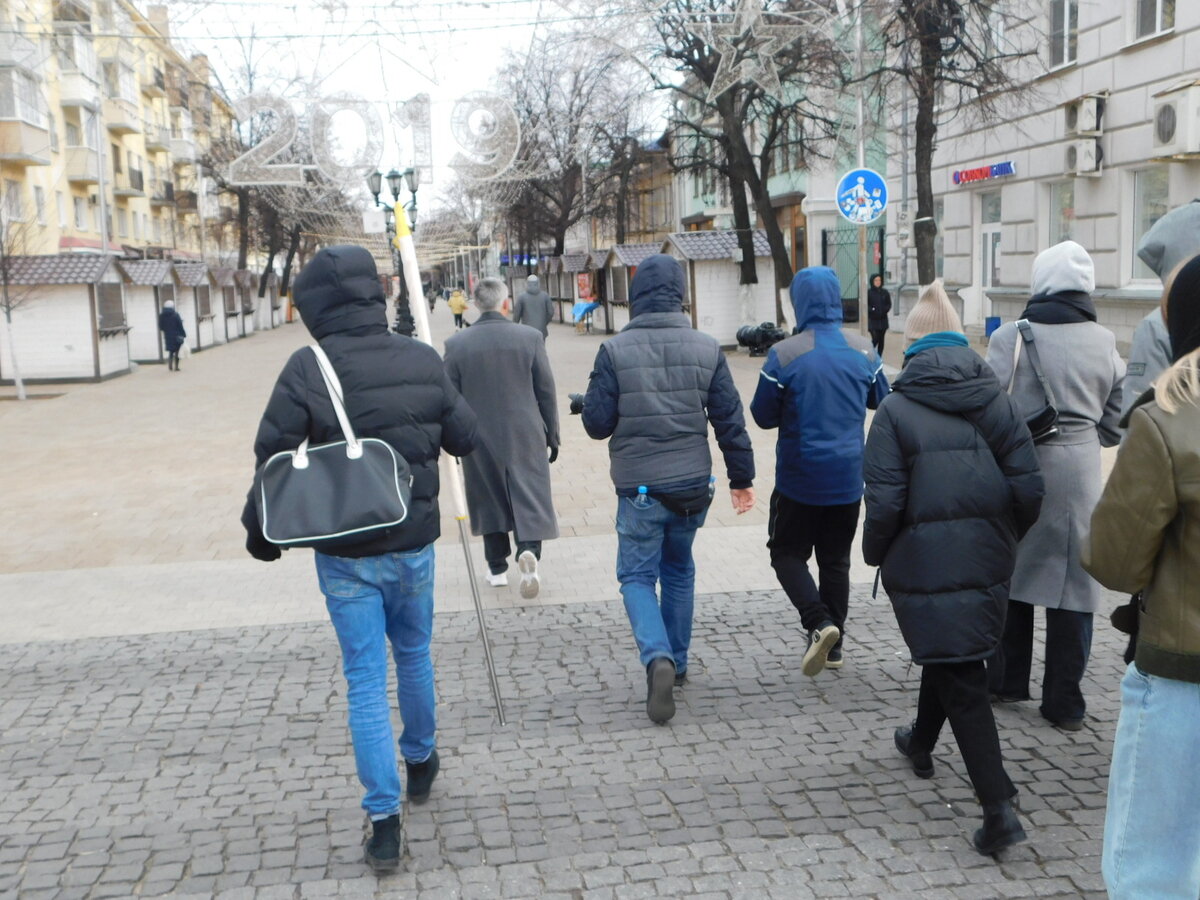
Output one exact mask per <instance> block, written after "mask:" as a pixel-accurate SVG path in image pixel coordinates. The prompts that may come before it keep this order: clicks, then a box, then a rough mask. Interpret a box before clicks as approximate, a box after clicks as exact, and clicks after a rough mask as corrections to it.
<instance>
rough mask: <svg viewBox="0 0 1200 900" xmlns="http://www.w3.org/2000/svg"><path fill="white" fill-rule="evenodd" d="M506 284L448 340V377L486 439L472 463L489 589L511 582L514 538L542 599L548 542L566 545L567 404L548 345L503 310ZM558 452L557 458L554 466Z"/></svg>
mask: <svg viewBox="0 0 1200 900" xmlns="http://www.w3.org/2000/svg"><path fill="white" fill-rule="evenodd" d="M507 302H508V289H507V288H506V287H505V285H504V282H503V281H501V280H500V279H498V278H484V279H482V280H481V281H480V282H479V284H478V285H477V286H476V288H475V305H476V306H477V307H479V312H480V316H479V318H478V319H476V320H475V322H474V323H472V326H471V328H468V329H466V330H465V331H460V332H458V333H457V334H454V335H452V336H451V337H450V338H448V339H447V341H446V374H447V375H449V376H450V383H451V384H453V385H454V387H455V388H457V389H458V390H459V391H460V392H461V393H462V395H463V398H464V399H465V400H466V401H467V403H469V404H470V405H471V408H472V409H474V410H475V415H476V416H477V417H478V420H479V441H478V443H477V445H476V447H475V452H474V453H472V454H471V455H470V456H468V457H466V458H465V459H463V474H464V475H465V476H466V479H465V480H466V487H467V507H468V509H469V510H470V513H471V531H472V532H473V533H474V534H480V535H483V553H484V557H485V558H486V559H487V563H488V569H489V572H488V582H489V583H490V584H491V585H492V586H493V587H502V586H504V585H507V584H508V574H507V573H508V557H509V554H511V553H512V547H511V545H510V544H509V538H508V535H509V532H511V533H512V536H513V540H514V541H515V542H516V545H517V568H518V569H519V570H520V572H521V596H522V597H524V598H525V599H527V600H529V599H532V598H534V597H536V596H537V595H538V590H539V589H540V586H541V578H540V575H539V574H538V560H540V559H541V558H542V541H548V540H552V539H554V538H556V537H558V518H557V517H556V516H555V514H554V503H553V502H552V500H551V496H550V463H552V462H554V461H555V460H556V459H558V445H559V435H558V406H557V404H556V403H555V399H554V375H553V374H552V373H551V371H550V360H549V358H548V357H547V356H546V342H545V340H544V339H543V338H542V337H541V335H540V334H538V333H537V332H536V331H535V330H534V329H532V328H530V327H529V326H527V325H516V324H514V323H512V322H510V321H509V320H508V319H507V318H505V316H504V313H503V311H502V307H503V305H504V304H506V303H507ZM547 448H549V459H547V455H546V454H547Z"/></svg>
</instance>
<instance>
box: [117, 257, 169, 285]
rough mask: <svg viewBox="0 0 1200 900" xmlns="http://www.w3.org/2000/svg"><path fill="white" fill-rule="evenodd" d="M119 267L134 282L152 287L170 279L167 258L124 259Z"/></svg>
mask: <svg viewBox="0 0 1200 900" xmlns="http://www.w3.org/2000/svg"><path fill="white" fill-rule="evenodd" d="M121 268H122V269H124V270H125V272H126V274H127V275H128V276H129V280H130V281H132V282H133V283H134V284H137V285H142V286H144V287H153V286H154V285H156V284H164V283H166V282H167V281H170V280H171V261H170V260H169V259H125V260H122V261H121Z"/></svg>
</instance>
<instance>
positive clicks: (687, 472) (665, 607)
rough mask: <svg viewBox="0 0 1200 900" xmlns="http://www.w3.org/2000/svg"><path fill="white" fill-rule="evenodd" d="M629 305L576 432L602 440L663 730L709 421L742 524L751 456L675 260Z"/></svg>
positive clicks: (716, 348)
mask: <svg viewBox="0 0 1200 900" xmlns="http://www.w3.org/2000/svg"><path fill="white" fill-rule="evenodd" d="M629 307H630V313H631V316H632V318H631V319H630V321H629V324H628V325H626V326H625V327H624V328H622V329H621V333H620V334H618V335H617V336H616V337H613V338H609V340H607V341H605V342H604V343H603V344H602V345H601V346H600V350H599V351H598V352H597V353H596V362H595V364H594V365H593V367H592V374H591V378H590V381H589V382H588V389H587V395H586V396H585V397H584V402H583V427H584V428H585V429H587V433H588V435H589V436H590V437H592V438H595V439H596V440H604V439H605V438H609V439H610V440H609V442H608V456H609V461H610V463H611V466H610V470H611V474H612V480H613V485H614V486H615V487H616V489H617V579H618V580H619V581H620V582H621V595H622V597H624V599H625V611H626V613H628V615H629V623H630V625H632V626H633V637H634V639H635V640H636V641H637V645H638V653H639V655H640V658H641V662H642V665H643V666H644V667H645V670H646V715H647V716H649V717H650V721H652V722H655V723H658V724H662V723H663V722H667V721H668V720H670V719H671V717H672V716H674V715H675V697H674V694H673V692H672V691H673V688H674V687H675V686H677V685H682V684H683V683H684V682H685V681H686V680H687V666H688V650H689V648H690V646H691V642H692V610H693V607H694V605H695V599H696V598H695V594H696V564H695V562H694V561H693V560H692V542H693V541H694V540H695V539H696V531H697V530H698V529H699V528H700V526H701V525H703V524H704V518H705V516H706V515H707V514H708V507H709V504H710V503H711V501H712V496H713V491H714V490H715V486H716V478H715V477H714V476H713V475H712V456H711V453H710V451H709V447H708V426H709V423H710V422H711V423H712V426H713V431H714V432H716V437H717V446H718V447H720V448H721V453H722V454H723V455H724V457H725V471H726V473H727V474H728V476H729V488H730V497H731V499H732V501H733V508H734V509H735V510H737V512H738V514H739V515H740V514H741V513H744V512H747V511H748V510H750V509H751V508H752V507H753V506H754V488H753V487H752V484H753V480H754V451H753V450H751V448H750V436H749V435H748V434H747V433H746V422H745V419H744V417H743V415H742V401H741V399H740V398H739V397H738V393H737V388H736V387H735V386H734V383H733V376H732V375H730V374H729V364H728V363H727V362H726V361H725V355H724V354H723V353H722V352H721V347H720V345H719V344H718V343H717V340H716V338H714V337H712V336H711V335H707V334H701V333H700V332H698V331H696V330H694V329H693V328H692V321H691V319H689V318H688V317H687V316H686V315H684V313H683V269H682V268H681V267H680V265H679V263H678V262H676V261H675V259H674V258H672V257H670V256H666V255H664V254H656V255H655V256H651V257H649V258H648V259H647V260H646V261H645V262H643V263H642V264H641V265H640V266H639V267H638V270H637V274H636V275H634V277H633V284H632V285H630V288H629ZM659 586H661V600H660V597H659V592H658V591H657V590H656V587H659Z"/></svg>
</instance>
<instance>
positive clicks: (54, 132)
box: [46, 115, 58, 153]
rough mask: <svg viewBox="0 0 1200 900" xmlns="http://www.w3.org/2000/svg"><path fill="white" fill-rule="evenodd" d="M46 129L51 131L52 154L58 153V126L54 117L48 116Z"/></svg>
mask: <svg viewBox="0 0 1200 900" xmlns="http://www.w3.org/2000/svg"><path fill="white" fill-rule="evenodd" d="M46 127H47V128H49V129H50V152H51V153H57V152H58V124H57V123H56V122H55V121H54V116H51V115H47V116H46Z"/></svg>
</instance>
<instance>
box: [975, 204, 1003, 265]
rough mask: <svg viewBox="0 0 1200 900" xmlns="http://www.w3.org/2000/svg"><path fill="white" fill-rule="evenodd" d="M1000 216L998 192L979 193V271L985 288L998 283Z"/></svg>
mask: <svg viewBox="0 0 1200 900" xmlns="http://www.w3.org/2000/svg"><path fill="white" fill-rule="evenodd" d="M1001 218H1002V212H1001V206H1000V192H999V191H989V192H987V193H986V194H980V195H979V223H980V226H981V227H980V232H979V234H980V246H979V262H980V272H981V274H982V276H983V281H982V284H983V286H984V287H985V288H990V287H998V286H999V284H1000V235H1001V227H1000V222H1001Z"/></svg>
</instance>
